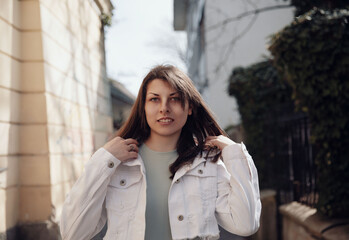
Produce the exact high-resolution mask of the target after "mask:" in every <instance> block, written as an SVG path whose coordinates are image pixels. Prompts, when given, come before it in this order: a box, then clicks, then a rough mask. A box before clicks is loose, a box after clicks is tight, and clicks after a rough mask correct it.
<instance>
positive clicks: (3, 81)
mask: <svg viewBox="0 0 349 240" xmlns="http://www.w3.org/2000/svg"><path fill="white" fill-rule="evenodd" d="M112 8H113V7H112V5H111V3H110V0H86V1H81V0H47V1H46V0H45V1H39V0H31V1H19V0H10V1H9V0H4V1H1V3H0V36H1V37H0V133H1V138H0V239H7V240H12V239H21V240H26V239H48V240H53V239H60V237H59V232H58V222H59V219H60V214H61V210H62V205H63V202H64V200H65V197H66V194H67V193H68V192H69V190H70V188H71V187H72V185H73V183H74V182H75V181H76V179H77V177H78V176H79V175H80V174H81V173H82V170H83V166H84V163H85V162H86V160H87V159H89V157H90V156H91V154H92V153H93V152H94V151H95V150H96V149H97V148H98V147H100V146H102V145H103V144H104V143H105V141H106V139H107V138H108V136H110V134H111V133H112V132H113V124H112V111H111V97H110V84H109V81H108V79H107V74H106V70H105V69H106V66H105V52H104V26H103V24H102V19H104V17H105V16H107V15H111V11H112Z"/></svg>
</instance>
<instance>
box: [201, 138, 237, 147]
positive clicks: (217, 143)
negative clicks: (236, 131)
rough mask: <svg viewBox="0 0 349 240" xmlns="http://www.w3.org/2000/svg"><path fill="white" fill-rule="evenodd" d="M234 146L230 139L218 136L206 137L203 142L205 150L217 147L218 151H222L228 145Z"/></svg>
mask: <svg viewBox="0 0 349 240" xmlns="http://www.w3.org/2000/svg"><path fill="white" fill-rule="evenodd" d="M232 144H236V143H235V142H234V141H232V140H231V139H230V138H228V137H225V136H223V135H219V136H207V137H206V141H205V146H206V147H207V148H213V147H217V148H219V149H220V150H223V148H224V147H226V146H228V145H232Z"/></svg>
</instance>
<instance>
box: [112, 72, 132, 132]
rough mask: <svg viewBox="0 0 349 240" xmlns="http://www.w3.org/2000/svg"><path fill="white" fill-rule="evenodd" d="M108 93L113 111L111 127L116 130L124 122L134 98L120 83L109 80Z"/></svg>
mask: <svg viewBox="0 0 349 240" xmlns="http://www.w3.org/2000/svg"><path fill="white" fill-rule="evenodd" d="M109 81H110V85H111V86H110V91H111V98H112V109H113V126H114V130H115V131H116V130H118V129H119V128H120V127H121V125H122V124H123V123H124V122H125V120H126V119H127V118H128V116H129V115H130V112H131V108H132V106H133V103H134V101H135V96H133V94H132V93H131V92H130V91H129V90H127V88H126V87H125V86H124V85H123V84H122V83H120V82H118V81H116V80H113V79H110V78H109Z"/></svg>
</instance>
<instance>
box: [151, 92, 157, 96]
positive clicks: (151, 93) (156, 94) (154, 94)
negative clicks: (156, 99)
mask: <svg viewBox="0 0 349 240" xmlns="http://www.w3.org/2000/svg"><path fill="white" fill-rule="evenodd" d="M148 94H153V95H155V96H159V94H157V93H153V92H149V93H148Z"/></svg>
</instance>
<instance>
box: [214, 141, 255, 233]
mask: <svg viewBox="0 0 349 240" xmlns="http://www.w3.org/2000/svg"><path fill="white" fill-rule="evenodd" d="M222 157H223V162H224V163H223V162H222V161H221V160H219V161H218V165H217V168H218V172H217V174H218V176H217V178H218V197H217V200H216V218H217V220H218V223H219V225H221V226H222V227H223V228H224V229H225V230H227V231H229V232H231V233H234V234H237V235H240V236H249V235H252V234H253V233H255V232H256V231H257V230H258V228H259V218H260V214H261V201H260V195H259V184H258V174H257V169H256V167H255V165H254V163H253V160H252V157H251V156H250V155H249V153H248V152H247V150H246V147H245V145H244V144H243V143H241V144H233V145H230V146H226V147H225V148H224V149H223V151H222Z"/></svg>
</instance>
